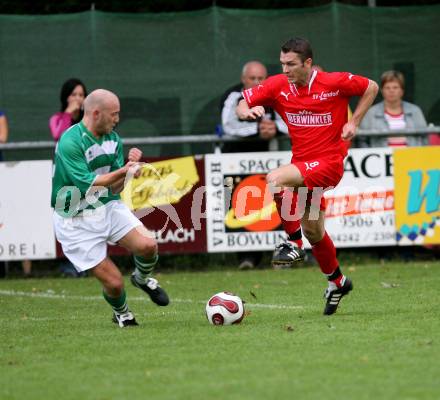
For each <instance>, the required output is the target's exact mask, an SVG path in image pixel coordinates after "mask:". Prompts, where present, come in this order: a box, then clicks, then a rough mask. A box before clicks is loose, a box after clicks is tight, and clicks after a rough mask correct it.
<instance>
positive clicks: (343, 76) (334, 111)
mask: <svg viewBox="0 0 440 400" xmlns="http://www.w3.org/2000/svg"><path fill="white" fill-rule="evenodd" d="M368 83H369V80H368V78H365V77H363V76H359V75H353V74H350V73H348V72H331V73H329V72H320V71H319V72H318V71H316V70H313V72H312V75H311V77H310V82H309V84H308V85H307V86H296V85H295V84H290V83H289V82H288V80H287V77H286V76H285V75H283V74H279V75H275V76H271V77H269V78H268V79H267V80H265V81H264V82H263V83H262V84H260V85H258V86H255V87H253V88H251V89H247V90H245V91H244V92H243V97H244V99H245V100H246V102H247V104H248V105H249V107H255V106H268V107H271V108H273V109H274V110H275V111H276V112H277V113H278V114H279V115H280V116H281V118H283V120H284V122H285V123H286V125H287V127H288V128H289V135H290V140H291V143H292V154H293V160H298V161H302V160H310V159H315V158H319V157H322V156H328V155H335V154H340V155H342V156H344V157H345V156H346V155H347V144H346V142H344V141H343V140H342V139H341V134H342V127H343V126H344V124H345V123H346V122H347V107H348V101H349V99H350V97H352V96H362V95H363V94H364V92H365V90H366V89H367V87H368Z"/></svg>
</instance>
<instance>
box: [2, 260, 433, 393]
mask: <svg viewBox="0 0 440 400" xmlns="http://www.w3.org/2000/svg"><path fill="white" fill-rule="evenodd" d="M439 267H440V265H439V263H438V262H422V263H412V264H402V263H391V264H386V265H385V266H379V265H362V266H356V267H354V266H352V267H349V268H346V269H345V271H346V273H347V274H348V275H349V276H350V277H351V278H352V279H353V282H354V291H353V292H352V293H351V294H350V295H349V296H347V297H346V298H344V299H343V300H342V302H341V305H340V308H339V310H338V313H337V314H335V315H334V316H331V317H324V316H323V315H322V311H323V307H324V300H323V299H322V293H323V290H324V288H325V281H324V280H323V279H322V277H321V276H320V273H319V271H318V269H317V268H316V267H315V268H302V269H295V270H289V271H273V270H258V271H250V272H239V271H235V270H234V271H215V272H192V273H191V272H187V273H171V274H161V275H160V276H159V279H160V281H161V283H162V285H163V286H164V287H165V288H166V289H167V291H168V293H169V295H170V297H171V299H172V304H171V305H170V306H169V307H166V308H159V307H157V306H155V305H154V304H152V303H151V302H149V301H147V299H146V297H145V296H144V294H143V292H141V291H139V290H138V289H135V288H133V287H131V286H130V284H129V281H128V277H126V283H127V288H128V289H127V290H128V301H129V306H130V308H131V309H132V311H133V312H134V313H135V314H136V318H137V320H138V322H139V323H140V326H139V327H134V328H128V329H120V328H118V327H117V326H116V325H114V324H112V323H111V322H110V319H111V310H110V308H109V306H108V305H107V304H106V303H105V302H104V300H103V298H102V296H101V295H100V292H101V289H100V287H99V284H98V282H97V281H95V280H94V279H93V278H86V279H73V280H63V279H34V280H32V279H31V280H4V281H2V282H0V315H1V321H0V337H1V341H0V368H1V375H0V398H1V399H4V400H6V399H20V400H22V399H27V400H28V399H42V400H46V399H47V400H49V399H75V400H77V399H102V400H107V399H131V400H134V399H173V400H174V399H197V400H198V399H226V398H227V399H240V400H243V399H287V398H295V399H320V398H325V399H326V400H332V399H338V400H340V399H358V400H361V399H368V400H370V399H373V398H374V399H387V400H390V399H399V400H405V399H408V400H409V399H429V400H432V399H436V398H440V384H439V380H438V374H439V360H440V347H439V345H440V340H439V339H440V338H439V336H440V335H439V332H440V319H439V311H438V306H439V298H440V296H439V287H440V268H439ZM221 290H229V291H232V292H235V293H236V294H239V295H240V296H241V297H242V298H243V299H244V300H246V302H247V304H246V309H247V310H248V313H249V314H248V315H247V316H246V317H245V319H244V321H243V322H242V324H241V325H236V326H230V327H215V326H211V325H209V324H208V322H207V320H206V319H205V316H204V303H205V301H206V300H207V299H208V298H209V297H210V296H211V295H212V294H214V293H216V292H218V291H221ZM250 292H252V293H253V294H254V295H255V297H256V298H255V297H254V296H253V295H251V293H250ZM173 300H174V301H173Z"/></svg>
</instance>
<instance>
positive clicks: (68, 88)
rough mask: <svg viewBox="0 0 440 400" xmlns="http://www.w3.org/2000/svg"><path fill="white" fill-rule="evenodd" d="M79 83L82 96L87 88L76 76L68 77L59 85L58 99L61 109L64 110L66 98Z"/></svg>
mask: <svg viewBox="0 0 440 400" xmlns="http://www.w3.org/2000/svg"><path fill="white" fill-rule="evenodd" d="M78 85H81V86H82V88H83V90H84V97H86V96H87V89H86V87H85V85H84V83H82V82H81V81H80V80H79V79H77V78H71V79H68V80H67V81H66V82H64V83H63V86H62V87H61V93H60V101H61V111H64V110H65V109H66V108H67V98H68V97H69V96H70V95H71V94H72V92H73V91H74V90H75V88H76V87H77V86H78Z"/></svg>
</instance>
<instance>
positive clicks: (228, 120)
mask: <svg viewBox="0 0 440 400" xmlns="http://www.w3.org/2000/svg"><path fill="white" fill-rule="evenodd" d="M266 78H267V69H266V67H265V66H264V65H263V64H262V63H260V62H259V61H249V62H248V63H246V64H245V65H244V66H243V69H242V74H241V83H240V84H238V85H235V86H233V87H232V88H230V89H228V90H227V91H226V92H225V93H224V94H223V96H222V99H221V104H220V107H221V118H222V130H223V133H224V134H225V135H226V136H234V137H241V138H246V139H248V138H257V137H259V138H260V139H263V140H264V141H241V142H226V143H224V144H223V149H222V150H223V152H225V153H237V152H249V151H268V150H269V140H270V139H272V138H273V137H275V136H276V135H277V134H278V133H280V132H282V133H284V134H287V127H286V124H285V123H284V121H283V120H282V119H281V117H280V116H279V115H278V114H276V113H275V111H273V110H269V109H268V110H267V112H266V115H265V116H264V117H263V118H262V119H261V120H260V121H252V122H250V121H243V120H240V119H239V118H238V116H237V113H236V112H235V109H236V107H237V105H238V102H239V101H240V100H241V99H242V98H243V97H242V95H241V92H242V91H243V90H245V89H249V88H252V87H254V86H256V85H259V84H260V83H261V82H263V81H264V80H265V79H266ZM237 257H238V262H239V266H238V268H239V269H250V268H254V267H255V266H256V265H258V264H259V263H260V262H261V259H262V257H263V253H262V252H244V253H238V255H237Z"/></svg>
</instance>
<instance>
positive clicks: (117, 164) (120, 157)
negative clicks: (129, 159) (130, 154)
mask: <svg viewBox="0 0 440 400" xmlns="http://www.w3.org/2000/svg"><path fill="white" fill-rule="evenodd" d="M117 140H118V148H117V155H116V159H115V161H114V162H113V164H112V166H111V167H110V172H113V171H116V170H117V169H119V168H122V167H123V166H124V165H125V160H124V148H123V145H122V140H121V138H120V137H119V135H118V136H117Z"/></svg>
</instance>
